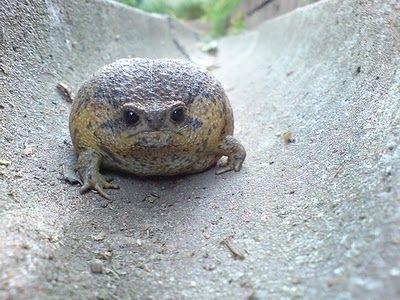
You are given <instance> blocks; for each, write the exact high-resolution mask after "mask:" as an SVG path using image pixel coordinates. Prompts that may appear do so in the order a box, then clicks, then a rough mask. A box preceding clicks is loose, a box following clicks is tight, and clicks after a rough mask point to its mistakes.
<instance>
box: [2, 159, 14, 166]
mask: <svg viewBox="0 0 400 300" xmlns="http://www.w3.org/2000/svg"><path fill="white" fill-rule="evenodd" d="M9 165H11V161H10V160H6V159H0V166H6V167H7V166H9Z"/></svg>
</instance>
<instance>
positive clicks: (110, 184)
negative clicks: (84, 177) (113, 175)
mask: <svg viewBox="0 0 400 300" xmlns="http://www.w3.org/2000/svg"><path fill="white" fill-rule="evenodd" d="M103 186H104V188H105V189H115V190H118V189H119V185H118V184H116V183H113V182H109V181H108V182H105V183H104V184H103Z"/></svg>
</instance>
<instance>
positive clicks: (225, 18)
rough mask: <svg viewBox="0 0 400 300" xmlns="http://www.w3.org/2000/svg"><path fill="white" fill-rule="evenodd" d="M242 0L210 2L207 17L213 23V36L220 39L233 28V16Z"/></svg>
mask: <svg viewBox="0 0 400 300" xmlns="http://www.w3.org/2000/svg"><path fill="white" fill-rule="evenodd" d="M241 1H242V0H216V1H209V3H208V5H207V9H206V16H207V19H208V20H209V22H210V23H211V32H210V33H211V35H212V36H213V37H218V36H221V35H224V34H226V33H227V32H228V29H229V28H230V26H231V17H232V16H231V14H232V12H233V11H234V10H235V8H236V7H237V5H238V4H239V3H240V2H241Z"/></svg>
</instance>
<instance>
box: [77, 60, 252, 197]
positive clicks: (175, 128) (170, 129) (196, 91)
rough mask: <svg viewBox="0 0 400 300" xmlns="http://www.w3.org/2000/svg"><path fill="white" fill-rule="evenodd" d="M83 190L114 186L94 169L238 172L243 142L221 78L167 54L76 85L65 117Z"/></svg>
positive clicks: (123, 64) (110, 68) (126, 63)
mask: <svg viewBox="0 0 400 300" xmlns="http://www.w3.org/2000/svg"><path fill="white" fill-rule="evenodd" d="M70 133H71V137H72V142H73V144H74V148H75V150H76V152H77V154H78V166H77V169H78V172H79V174H80V176H81V177H82V180H83V182H84V186H83V187H82V189H81V191H83V192H84V191H87V190H89V189H95V190H97V191H98V192H99V193H100V194H101V195H103V196H105V197H107V195H106V194H105V192H104V191H103V188H116V187H117V186H115V185H114V184H112V183H109V181H108V180H107V179H106V178H105V177H104V176H102V175H101V174H100V173H99V170H100V168H101V167H102V168H110V169H117V170H122V171H125V172H128V173H132V174H135V175H140V176H151V175H160V176H167V175H177V174H189V173H197V172H201V171H204V170H206V169H208V168H210V167H212V166H213V165H215V164H216V162H217V161H218V160H219V159H220V158H221V157H222V156H227V157H228V163H227V165H226V166H225V167H224V168H222V169H221V170H219V171H218V173H223V172H226V171H230V170H235V171H239V170H240V168H241V165H242V163H243V161H244V159H245V156H246V152H245V150H244V148H243V146H242V145H241V144H240V143H239V142H238V141H237V140H236V139H235V138H233V137H232V134H233V114H232V109H231V107H230V104H229V101H228V98H227V97H226V95H225V92H224V90H223V88H222V87H221V85H220V83H219V82H218V81H217V80H216V79H215V78H214V77H213V76H211V75H210V74H208V73H206V72H204V71H202V70H201V69H200V68H198V67H196V66H195V65H193V64H191V63H188V62H184V61H181V60H172V59H158V60H151V59H140V58H136V59H122V60H118V61H117V62H115V63H113V64H110V65H107V66H105V67H103V68H102V69H100V70H99V71H98V72H97V73H95V74H94V75H93V76H92V77H91V78H89V79H88V80H87V81H86V82H85V83H84V84H83V86H82V87H81V88H80V89H79V91H78V94H77V95H76V97H75V99H74V101H73V106H72V110H71V115H70Z"/></svg>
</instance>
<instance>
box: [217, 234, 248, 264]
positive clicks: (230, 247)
mask: <svg viewBox="0 0 400 300" xmlns="http://www.w3.org/2000/svg"><path fill="white" fill-rule="evenodd" d="M221 244H223V245H225V246H226V248H228V250H229V251H230V252H231V253H232V255H233V257H234V258H239V259H244V257H245V256H244V255H243V253H242V252H241V251H240V250H238V249H237V248H236V247H235V246H234V245H233V244H232V241H231V239H230V238H229V237H227V238H225V239H223V240H222V241H221Z"/></svg>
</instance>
